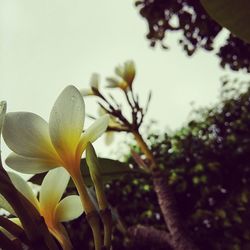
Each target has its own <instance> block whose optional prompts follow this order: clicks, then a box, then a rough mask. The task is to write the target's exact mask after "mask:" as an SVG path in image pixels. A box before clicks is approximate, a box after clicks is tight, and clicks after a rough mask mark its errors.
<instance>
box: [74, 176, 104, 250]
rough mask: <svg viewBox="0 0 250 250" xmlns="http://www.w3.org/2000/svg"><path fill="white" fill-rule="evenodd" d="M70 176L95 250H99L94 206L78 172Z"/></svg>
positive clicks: (100, 242) (97, 224)
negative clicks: (89, 229)
mask: <svg viewBox="0 0 250 250" xmlns="http://www.w3.org/2000/svg"><path fill="white" fill-rule="evenodd" d="M71 176H72V179H73V182H74V183H75V186H76V189H77V191H78V193H79V196H80V199H81V201H82V205H83V209H84V211H85V213H86V216H87V221H88V223H89V225H90V227H91V229H92V233H93V237H94V242H95V250H101V246H102V238H101V230H100V220H99V216H98V213H97V212H96V209H95V207H94V204H93V202H92V201H91V199H90V197H89V194H88V192H87V189H86V186H85V184H84V181H83V178H82V175H81V173H80V171H79V172H77V173H75V174H73V175H72V174H71Z"/></svg>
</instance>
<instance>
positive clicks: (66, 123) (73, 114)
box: [49, 86, 85, 159]
mask: <svg viewBox="0 0 250 250" xmlns="http://www.w3.org/2000/svg"><path fill="white" fill-rule="evenodd" d="M84 115H85V108H84V101H83V98H82V96H81V93H80V92H79V90H78V89H77V88H75V87H74V86H68V87H66V88H65V89H64V90H63V91H62V93H61V94H60V96H59V97H58V98H57V100H56V102H55V104H54V106H53V108H52V111H51V113H50V119H49V131H50V137H51V140H52V143H53V145H54V147H55V149H56V151H57V152H58V154H59V155H60V156H61V157H62V158H64V159H65V157H72V155H73V154H74V153H75V150H76V147H77V145H78V142H79V139H80V136H81V133H82V130H83V123H84Z"/></svg>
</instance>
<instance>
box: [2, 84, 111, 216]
mask: <svg viewBox="0 0 250 250" xmlns="http://www.w3.org/2000/svg"><path fill="white" fill-rule="evenodd" d="M84 118H85V105H84V101H83V98H82V95H81V93H80V92H79V90H78V89H77V88H75V87H74V86H68V87H66V88H65V89H64V90H63V91H62V93H61V94H60V96H59V97H58V98H57V100H56V102H55V104H54V106H53V108H52V111H51V113H50V118H49V123H47V122H46V121H45V120H44V119H43V118H41V117H40V116H38V115H36V114H34V113H28V112H14V113H7V114H6V116H5V122H4V126H3V138H4V140H5V142H6V144H7V145H8V146H9V148H10V149H11V150H12V151H14V153H11V154H10V155H9V156H8V158H7V159H6V164H7V165H8V166H9V167H10V168H12V169H14V170H16V171H19V172H22V173H28V174H36V173H42V172H46V171H48V170H51V169H53V168H56V167H59V166H62V167H64V168H65V169H66V170H67V171H68V172H69V174H70V175H71V177H72V179H73V181H74V183H75V185H76V187H77V189H78V192H79V194H80V196H81V199H82V203H83V206H84V210H85V212H86V213H89V212H91V211H93V205H92V204H91V202H90V201H89V197H88V195H87V192H86V188H85V186H84V183H83V179H82V176H81V171H80V161H81V156H82V153H83V151H84V150H85V149H86V146H87V143H88V142H94V141H95V140H96V139H97V138H99V137H100V136H101V135H102V134H103V133H104V132H105V130H106V129H107V126H108V122H109V116H108V115H105V116H102V117H101V118H99V119H98V120H96V121H95V122H94V123H93V124H92V125H91V126H90V127H89V128H88V129H87V130H85V131H84V132H83V125H84Z"/></svg>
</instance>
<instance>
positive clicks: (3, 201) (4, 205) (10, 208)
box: [0, 194, 16, 215]
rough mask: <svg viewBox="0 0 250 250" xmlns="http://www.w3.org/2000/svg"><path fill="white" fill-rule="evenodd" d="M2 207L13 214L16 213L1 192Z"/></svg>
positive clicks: (0, 206)
mask: <svg viewBox="0 0 250 250" xmlns="http://www.w3.org/2000/svg"><path fill="white" fill-rule="evenodd" d="M0 208H2V209H4V210H6V211H7V212H9V213H10V214H12V215H16V213H15V211H14V210H13V208H12V207H11V205H10V204H9V202H8V201H7V200H6V199H5V198H4V197H3V196H2V195H1V194H0Z"/></svg>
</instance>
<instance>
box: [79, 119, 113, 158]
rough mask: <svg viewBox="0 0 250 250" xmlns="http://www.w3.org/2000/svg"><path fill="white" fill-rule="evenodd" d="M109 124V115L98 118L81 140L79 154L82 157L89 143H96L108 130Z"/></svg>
mask: <svg viewBox="0 0 250 250" xmlns="http://www.w3.org/2000/svg"><path fill="white" fill-rule="evenodd" d="M108 124H109V115H103V116H101V117H100V118H98V119H97V120H96V121H95V122H94V123H93V124H92V125H91V126H90V127H89V128H88V129H87V130H86V131H85V132H84V133H83V134H82V136H81V140H80V142H79V145H78V149H77V154H78V155H81V154H82V153H83V151H84V150H85V148H86V146H87V144H88V142H91V143H92V142H94V141H95V140H96V139H98V138H99V137H100V136H101V135H102V134H103V133H104V132H105V131H106V130H107V127H108Z"/></svg>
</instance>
